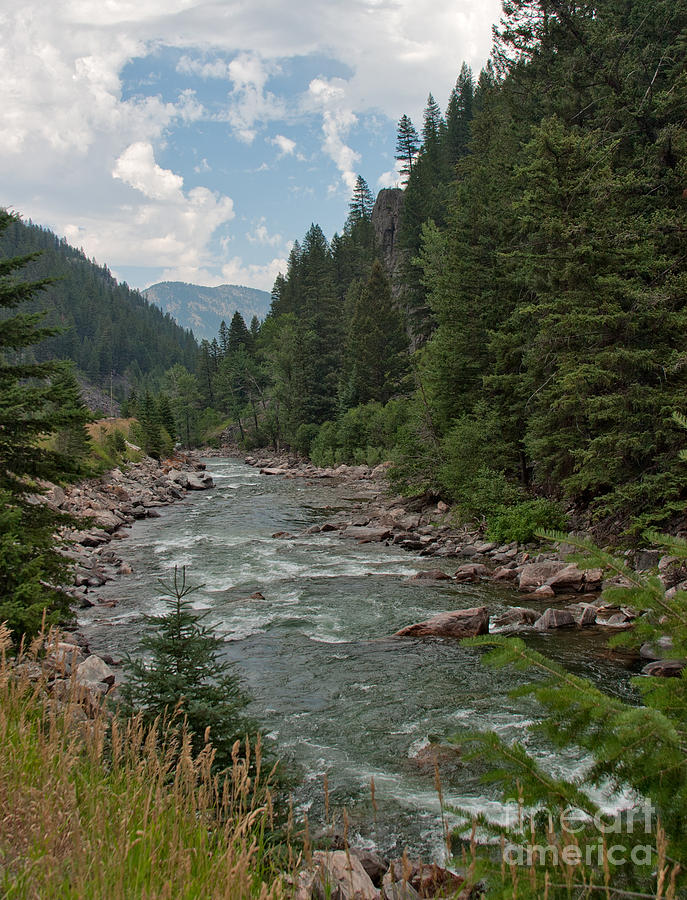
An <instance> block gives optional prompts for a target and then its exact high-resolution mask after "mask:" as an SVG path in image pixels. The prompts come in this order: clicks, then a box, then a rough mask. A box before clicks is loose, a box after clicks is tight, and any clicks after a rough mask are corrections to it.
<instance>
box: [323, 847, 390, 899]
mask: <svg viewBox="0 0 687 900" xmlns="http://www.w3.org/2000/svg"><path fill="white" fill-rule="evenodd" d="M312 859H313V868H314V869H315V871H316V873H317V878H316V880H315V882H314V883H313V896H316V897H318V898H322V900H324V898H327V900H378V898H379V892H378V891H377V889H376V888H375V886H374V884H373V883H372V881H371V879H370V876H369V875H368V874H367V872H366V871H365V869H364V868H363V865H362V863H361V862H360V860H359V859H358V858H357V857H356V856H354V855H353V854H352V853H346V851H345V850H335V851H334V852H333V853H329V852H327V851H325V850H317V851H315V853H313V855H312Z"/></svg>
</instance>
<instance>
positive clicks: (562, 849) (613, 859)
mask: <svg viewBox="0 0 687 900" xmlns="http://www.w3.org/2000/svg"><path fill="white" fill-rule="evenodd" d="M655 812H656V810H655V809H654V807H653V806H652V804H651V801H650V800H647V801H645V802H643V803H642V804H641V805H640V806H635V807H632V808H630V809H625V810H621V811H620V812H617V813H615V814H614V815H612V816H608V815H604V814H601V813H597V814H596V815H595V816H593V817H592V816H589V815H588V814H587V813H585V812H583V811H582V810H581V809H578V808H576V807H574V806H568V807H566V809H564V810H563V812H561V813H560V814H558V813H556V814H555V815H553V814H552V813H551V812H550V811H549V810H548V809H546V808H543V809H537V810H536V811H535V812H534V813H533V816H534V818H536V820H537V821H539V822H542V821H547V819H548V823H549V829H548V831H549V834H550V835H553V832H554V824H555V823H557V822H558V823H560V828H561V837H562V838H563V839H562V840H558V841H556V842H555V843H554V842H553V841H552V842H550V843H543V842H542V843H540V844H539V843H535V842H534V839H533V836H534V827H533V821H532V819H531V818H527V819H526V820H525V819H524V817H523V814H522V810H521V809H519V808H518V807H512V806H511V807H509V808H508V811H507V820H508V821H507V822H506V825H507V827H508V828H511V829H513V830H515V831H516V832H518V833H520V834H522V835H523V836H524V835H525V834H527V832H528V831H529V832H530V833H531V834H532V838H531V839H530V842H529V843H523V844H516V843H513V842H511V843H508V844H505V845H504V848H503V859H504V861H505V862H506V863H507V864H508V865H510V866H513V865H517V866H528V867H532V866H536V865H540V866H549V865H550V866H558V865H560V864H561V863H562V864H563V865H566V866H579V865H587V866H593V865H598V866H602V865H603V864H604V863H605V862H606V861H608V862H609V863H610V864H611V865H613V866H624V865H626V864H627V863H632V864H633V865H636V866H648V865H650V864H651V858H652V851H653V844H651V843H641V841H640V836H641V835H642V834H644V835H649V834H652V833H653V822H654V813H655ZM525 825H527V828H526V827H525ZM591 828H593V829H595V830H596V831H597V832H598V838H597V840H596V841H593V840H592V841H589V842H588V838H589V831H590V829H591ZM583 831H586V832H587V834H586V837H585V840H584V842H583V843H582V844H580V843H578V841H577V840H575V837H574V836H575V835H578V834H580V833H581V832H583ZM613 835H617V837H616V839H615V841H614V840H613V837H612V836H613ZM620 835H623V836H624V840H623V838H621V837H620ZM630 835H634V836H635V840H634V841H633V840H632V838H630V837H629V836H630ZM566 839H568V840H567V843H566Z"/></svg>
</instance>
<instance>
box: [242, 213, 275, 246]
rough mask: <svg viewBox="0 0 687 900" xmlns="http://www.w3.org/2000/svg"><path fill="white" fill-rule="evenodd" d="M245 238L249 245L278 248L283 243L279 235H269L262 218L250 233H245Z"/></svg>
mask: <svg viewBox="0 0 687 900" xmlns="http://www.w3.org/2000/svg"><path fill="white" fill-rule="evenodd" d="M246 237H247V238H248V240H249V241H250V243H251V244H265V245H267V246H270V247H278V246H279V245H280V244H282V243H283V239H282V236H281V235H280V234H270V233H269V231H268V230H267V225H266V224H265V219H264V217H263V218H262V219H260V221H259V222H258V223H257V225H256V226H255V228H254V229H253V231H252V232H250V231H249V232H246Z"/></svg>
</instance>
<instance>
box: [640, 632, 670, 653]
mask: <svg viewBox="0 0 687 900" xmlns="http://www.w3.org/2000/svg"><path fill="white" fill-rule="evenodd" d="M672 649H673V639H672V638H671V637H670V636H669V635H667V634H664V635H662V636H661V637H660V638H659V639H658V640H657V641H656V642H655V643H653V644H648V643H647V644H642V646H641V647H640V648H639V655H640V656H641V657H642V659H666V658H667V657H668V654H669V653H670V652H671V651H672Z"/></svg>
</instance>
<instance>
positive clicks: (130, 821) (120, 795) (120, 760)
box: [0, 626, 282, 900]
mask: <svg viewBox="0 0 687 900" xmlns="http://www.w3.org/2000/svg"><path fill="white" fill-rule="evenodd" d="M44 646H45V641H43V640H39V641H36V642H34V645H33V647H32V648H31V649H30V650H29V651H28V652H26V653H23V654H20V656H19V658H18V659H16V660H12V661H10V660H8V658H7V653H8V651H9V648H10V639H9V632H8V631H7V630H6V629H5V628H4V627H3V626H0V810H2V812H1V814H0V895H2V896H3V897H6V898H40V900H48V898H61V900H62V898H79V900H88V898H93V900H96V898H97V900H103V898H107V900H110V898H112V900H119V898H137V900H138V898H151V900H152V898H169V900H178V898H213V900H214V898H232V900H233V898H236V900H239V898H253V897H255V898H264V900H271V898H275V900H277V898H280V897H281V895H282V882H281V879H280V878H279V876H278V875H277V873H276V872H275V871H273V870H272V868H271V866H270V863H269V856H268V854H267V851H266V849H265V833H266V831H267V830H268V828H269V823H270V817H271V815H272V807H271V798H270V793H269V784H268V781H269V779H268V778H265V777H263V773H262V772H261V759H260V749H259V747H258V748H256V749H255V750H252V749H251V748H239V746H238V744H237V746H236V747H235V752H234V756H233V767H232V771H231V772H230V773H229V774H228V777H220V776H218V775H216V774H214V773H213V772H212V770H211V763H212V758H213V750H212V747H211V745H209V744H207V745H206V747H205V749H204V750H203V751H201V753H200V754H199V755H198V756H196V757H195V758H194V757H193V755H192V753H191V749H190V748H191V744H190V739H189V736H188V735H182V737H181V738H180V739H179V741H178V742H176V743H175V742H174V741H173V740H168V739H166V738H165V736H164V733H163V731H162V730H161V729H160V728H159V727H154V728H152V729H150V730H146V729H144V728H143V727H142V725H141V722H140V721H139V720H138V719H137V718H133V719H130V720H126V721H122V720H119V719H117V718H113V717H112V716H110V715H108V714H107V712H105V711H104V710H103V709H102V708H100V707H99V706H98V704H95V708H94V707H93V705H92V704H91V706H90V708H87V712H88V715H87V713H86V711H85V709H84V701H85V697H84V692H83V689H81V690H80V689H79V686H78V685H77V684H76V683H75V682H74V681H72V682H71V683H70V682H69V681H58V682H55V683H54V684H53V685H51V684H50V682H49V673H48V671H47V670H46V669H44V671H41V670H40V669H39V656H40V652H41V648H42V647H44ZM56 685H60V686H61V690H59V691H58V689H57V687H56ZM58 694H59V695H60V697H59V698H58V696H57V695H58ZM239 750H241V752H239ZM251 754H252V758H251ZM251 769H252V775H251V774H249V770H251Z"/></svg>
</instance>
